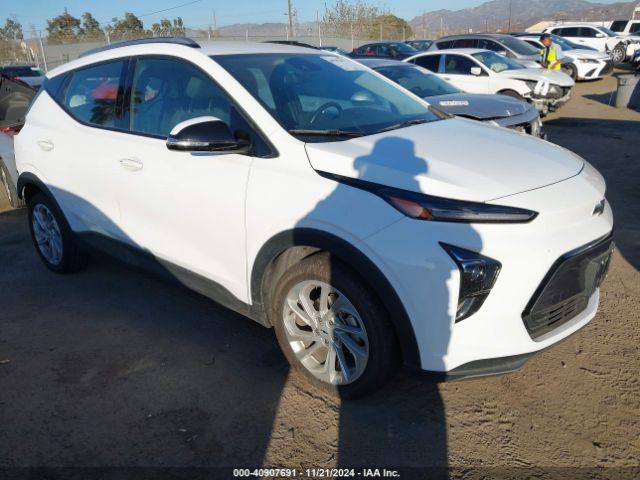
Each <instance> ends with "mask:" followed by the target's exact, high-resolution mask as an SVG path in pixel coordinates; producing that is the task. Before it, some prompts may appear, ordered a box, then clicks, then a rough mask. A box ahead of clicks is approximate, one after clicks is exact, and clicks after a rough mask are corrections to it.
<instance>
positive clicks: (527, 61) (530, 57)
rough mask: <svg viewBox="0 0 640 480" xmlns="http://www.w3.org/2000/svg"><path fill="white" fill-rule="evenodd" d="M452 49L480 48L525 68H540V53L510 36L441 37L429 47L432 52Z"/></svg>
mask: <svg viewBox="0 0 640 480" xmlns="http://www.w3.org/2000/svg"><path fill="white" fill-rule="evenodd" d="M452 48H481V49H483V50H491V51H493V52H496V53H497V54H499V55H503V56H505V57H509V58H513V59H514V60H517V61H518V63H520V64H522V65H524V67H526V68H540V63H539V62H538V60H539V59H540V51H539V50H538V49H536V48H534V47H532V46H531V45H529V44H528V43H527V42H524V41H522V40H520V39H519V38H514V37H512V36H511V35H505V34H499V33H473V34H471V33H470V34H466V35H451V36H448V37H442V38H440V39H438V40H436V41H435V42H433V45H431V47H429V51H432V50H449V49H452Z"/></svg>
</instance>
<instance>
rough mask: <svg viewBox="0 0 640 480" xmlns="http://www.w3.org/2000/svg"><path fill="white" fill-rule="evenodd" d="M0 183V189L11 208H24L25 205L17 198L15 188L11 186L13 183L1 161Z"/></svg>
mask: <svg viewBox="0 0 640 480" xmlns="http://www.w3.org/2000/svg"><path fill="white" fill-rule="evenodd" d="M0 183H2V189H3V190H4V192H5V194H6V195H7V197H8V198H9V203H10V204H11V206H12V207H13V208H22V207H24V205H25V204H24V202H23V201H22V199H21V198H20V197H18V191H17V190H16V186H15V185H14V184H13V181H12V180H11V177H10V176H9V172H8V171H7V167H6V166H5V165H4V163H3V162H2V160H0Z"/></svg>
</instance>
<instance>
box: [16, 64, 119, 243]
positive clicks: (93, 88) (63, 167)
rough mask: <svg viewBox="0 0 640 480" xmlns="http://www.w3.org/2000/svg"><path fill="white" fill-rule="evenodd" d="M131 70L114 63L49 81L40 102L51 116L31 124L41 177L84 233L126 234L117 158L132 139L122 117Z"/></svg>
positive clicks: (76, 229)
mask: <svg viewBox="0 0 640 480" xmlns="http://www.w3.org/2000/svg"><path fill="white" fill-rule="evenodd" d="M127 65H128V60H127V59H117V60H111V61H108V62H102V63H99V64H92V65H89V66H86V67H81V68H78V69H76V70H73V71H71V72H69V73H66V74H62V75H58V76H56V77H54V78H53V79H51V80H48V81H47V85H46V86H45V89H46V95H45V96H44V97H43V98H42V100H41V102H39V103H38V107H39V108H46V109H47V115H44V116H43V115H40V116H39V115H34V117H33V118H34V120H33V121H31V122H30V123H29V130H30V133H29V137H27V138H29V139H30V141H29V142H28V143H29V144H28V145H26V147H27V148H28V149H30V151H29V154H28V155H38V157H39V158H40V159H41V160H43V161H42V162H39V169H40V173H39V174H40V175H41V176H42V179H43V181H45V182H46V183H47V185H48V186H49V188H50V190H51V191H52V193H53V195H54V196H55V198H56V200H57V202H58V203H59V204H60V206H61V207H62V210H63V212H64V213H65V216H66V218H67V220H68V222H69V224H70V225H71V227H72V229H73V230H75V231H78V232H87V233H100V234H106V235H108V236H112V237H122V235H123V234H122V229H121V217H120V209H119V205H118V198H117V187H118V173H119V171H118V167H117V165H116V164H115V162H114V158H113V155H114V152H116V151H118V149H119V146H120V142H121V141H122V140H123V138H126V137H128V135H127V134H126V133H123V132H122V131H121V126H122V125H121V115H120V114H121V105H122V103H121V102H122V99H123V91H124V79H125V76H126V71H127ZM54 102H56V103H57V105H56V104H55V103H54ZM31 139H33V144H32V142H31ZM31 149H32V150H31ZM25 158H27V155H25Z"/></svg>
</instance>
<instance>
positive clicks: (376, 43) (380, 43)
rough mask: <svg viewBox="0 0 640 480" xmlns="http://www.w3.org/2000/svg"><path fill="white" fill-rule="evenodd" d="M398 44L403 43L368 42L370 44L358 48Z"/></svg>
mask: <svg viewBox="0 0 640 480" xmlns="http://www.w3.org/2000/svg"><path fill="white" fill-rule="evenodd" d="M400 43H403V42H402V41H397V42H370V43H363V44H362V45H360V46H359V47H358V48H362V47H368V46H370V45H398V44H400Z"/></svg>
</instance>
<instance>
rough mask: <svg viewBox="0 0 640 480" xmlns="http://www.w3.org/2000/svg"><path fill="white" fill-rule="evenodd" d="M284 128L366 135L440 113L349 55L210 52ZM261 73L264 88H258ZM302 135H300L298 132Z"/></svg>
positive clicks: (426, 118)
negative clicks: (354, 60)
mask: <svg viewBox="0 0 640 480" xmlns="http://www.w3.org/2000/svg"><path fill="white" fill-rule="evenodd" d="M212 58H213V59H214V60H215V61H216V62H218V63H219V64H220V65H221V66H222V67H223V68H225V69H226V70H227V71H228V72H229V73H230V74H231V75H233V76H234V77H235V78H236V80H238V82H240V83H241V84H242V85H243V86H244V87H245V88H246V89H247V90H248V91H249V93H251V94H252V95H253V96H254V97H255V98H256V100H258V101H259V102H260V103H261V104H262V105H263V106H264V108H265V109H266V110H268V111H269V112H270V113H271V115H272V116H273V117H274V118H275V119H276V120H277V121H278V122H279V123H280V124H281V125H282V126H283V128H285V129H286V130H288V131H292V133H293V134H294V135H298V133H296V131H298V130H304V131H307V132H308V131H313V132H320V133H318V135H317V137H320V138H316V139H315V141H327V139H326V138H323V137H322V136H323V135H324V133H322V132H328V131H336V130H340V131H348V132H353V133H357V134H358V135H370V134H373V133H376V132H378V131H380V130H382V129H385V128H391V127H395V125H397V124H400V123H403V122H413V121H420V122H422V121H425V122H428V121H434V120H438V119H440V118H442V117H441V116H439V115H438V114H437V113H435V112H434V111H432V110H431V109H430V108H429V107H428V106H427V105H425V104H424V103H422V102H420V101H419V100H417V99H415V98H413V97H411V96H410V95H407V94H406V93H405V92H404V91H403V90H402V89H400V88H398V87H396V86H394V85H393V84H392V83H389V82H387V81H385V80H383V79H381V78H380V77H378V76H377V75H375V74H373V73H371V71H370V70H369V69H368V68H366V67H364V66H362V65H360V64H358V63H355V62H353V61H352V60H349V59H346V58H342V57H337V56H334V55H331V56H329V55H321V54H320V55H318V54H288V53H270V54H241V55H217V56H213V57H212ZM257 72H259V73H260V75H259V77H260V78H263V79H266V81H267V82H268V88H265V86H264V85H263V88H262V89H260V88H258V85H259V84H260V79H259V78H258V75H256V73H257ZM398 128H400V127H398ZM299 135H302V134H299Z"/></svg>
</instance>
